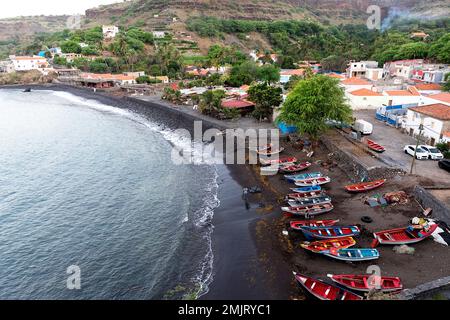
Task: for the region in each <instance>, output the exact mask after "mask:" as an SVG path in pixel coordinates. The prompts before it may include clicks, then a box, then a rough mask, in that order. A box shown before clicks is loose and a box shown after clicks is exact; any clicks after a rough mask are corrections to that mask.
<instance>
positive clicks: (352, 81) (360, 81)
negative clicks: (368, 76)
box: [341, 77, 370, 86]
mask: <svg viewBox="0 0 450 320" xmlns="http://www.w3.org/2000/svg"><path fill="white" fill-rule="evenodd" d="M341 83H342V84H344V85H361V86H364V85H370V82H369V81H367V80H364V79H361V78H356V77H352V78H348V79H345V80H343V81H342V82H341Z"/></svg>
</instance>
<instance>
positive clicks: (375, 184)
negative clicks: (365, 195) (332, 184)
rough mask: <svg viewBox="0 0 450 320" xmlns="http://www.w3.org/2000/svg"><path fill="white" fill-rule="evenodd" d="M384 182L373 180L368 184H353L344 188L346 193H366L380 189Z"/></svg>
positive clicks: (383, 180)
mask: <svg viewBox="0 0 450 320" xmlns="http://www.w3.org/2000/svg"><path fill="white" fill-rule="evenodd" d="M385 182H386V179H381V180H375V181H370V182H361V183H355V184H351V185H348V186H345V189H346V190H347V191H348V192H366V191H370V190H373V189H376V188H379V187H381V186H382V185H383V184H384V183H385Z"/></svg>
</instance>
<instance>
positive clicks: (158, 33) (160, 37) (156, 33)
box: [152, 31, 166, 39]
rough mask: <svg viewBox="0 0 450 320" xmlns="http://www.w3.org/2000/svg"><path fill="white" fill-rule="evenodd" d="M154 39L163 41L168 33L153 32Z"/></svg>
mask: <svg viewBox="0 0 450 320" xmlns="http://www.w3.org/2000/svg"><path fill="white" fill-rule="evenodd" d="M152 34H153V38H155V39H162V38H164V37H165V36H166V32H165V31H153V32H152Z"/></svg>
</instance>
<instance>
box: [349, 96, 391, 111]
mask: <svg viewBox="0 0 450 320" xmlns="http://www.w3.org/2000/svg"><path fill="white" fill-rule="evenodd" d="M345 95H346V97H347V99H348V102H349V104H350V106H351V108H352V109H353V110H361V109H371V110H376V109H377V108H379V107H381V106H383V105H386V104H387V99H386V98H387V97H386V96H354V95H352V94H350V93H346V94H345Z"/></svg>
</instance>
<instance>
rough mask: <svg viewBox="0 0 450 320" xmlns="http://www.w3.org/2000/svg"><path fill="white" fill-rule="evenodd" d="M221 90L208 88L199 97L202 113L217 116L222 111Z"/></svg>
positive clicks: (223, 95)
mask: <svg viewBox="0 0 450 320" xmlns="http://www.w3.org/2000/svg"><path fill="white" fill-rule="evenodd" d="M223 98H225V91H223V90H208V91H206V92H204V93H203V94H202V95H201V97H200V103H199V109H200V112H201V113H203V114H207V115H211V116H217V115H218V114H219V113H220V112H221V111H222V109H223V108H222V99H223Z"/></svg>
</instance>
